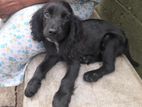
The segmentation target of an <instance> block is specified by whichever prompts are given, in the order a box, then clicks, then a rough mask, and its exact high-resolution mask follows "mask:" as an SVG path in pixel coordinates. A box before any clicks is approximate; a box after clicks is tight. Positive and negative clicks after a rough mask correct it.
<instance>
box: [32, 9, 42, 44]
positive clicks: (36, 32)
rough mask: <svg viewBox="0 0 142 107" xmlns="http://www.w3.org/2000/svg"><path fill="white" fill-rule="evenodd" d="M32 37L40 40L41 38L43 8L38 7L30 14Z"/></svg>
mask: <svg viewBox="0 0 142 107" xmlns="http://www.w3.org/2000/svg"><path fill="white" fill-rule="evenodd" d="M30 24H31V30H32V35H33V39H34V40H36V41H41V40H42V39H43V8H41V9H39V10H38V11H37V12H35V14H34V15H33V16H32V20H31V22H30Z"/></svg>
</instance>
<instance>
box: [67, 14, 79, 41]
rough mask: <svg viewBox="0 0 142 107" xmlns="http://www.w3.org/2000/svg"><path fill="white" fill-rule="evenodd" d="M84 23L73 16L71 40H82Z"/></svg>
mask: <svg viewBox="0 0 142 107" xmlns="http://www.w3.org/2000/svg"><path fill="white" fill-rule="evenodd" d="M81 29H82V23H81V20H80V19H79V18H78V17H77V16H75V15H73V16H72V17H71V28H70V33H69V37H70V39H71V40H78V39H80V35H82V30H81Z"/></svg>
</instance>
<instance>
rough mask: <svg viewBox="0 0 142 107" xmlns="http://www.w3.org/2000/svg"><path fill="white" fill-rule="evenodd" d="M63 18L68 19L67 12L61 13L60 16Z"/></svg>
mask: <svg viewBox="0 0 142 107" xmlns="http://www.w3.org/2000/svg"><path fill="white" fill-rule="evenodd" d="M61 17H62V18H63V19H69V16H68V15H67V14H62V16H61Z"/></svg>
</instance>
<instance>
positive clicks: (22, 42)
mask: <svg viewBox="0 0 142 107" xmlns="http://www.w3.org/2000/svg"><path fill="white" fill-rule="evenodd" d="M41 6H42V4H40V5H34V6H30V7H27V8H25V9H22V10H20V11H18V12H17V13H15V14H14V15H12V16H11V17H10V18H9V19H8V21H7V22H6V23H5V24H4V25H3V26H2V27H1V28H0V87H8V86H16V85H19V84H20V83H22V82H23V78H24V72H25V68H26V65H27V64H28V62H29V61H30V59H31V58H32V57H33V56H35V55H36V54H39V53H41V52H43V51H45V49H44V47H43V44H42V42H41V43H39V42H36V41H33V40H32V36H31V30H30V25H29V21H30V20H31V17H32V15H33V13H34V12H35V11H36V10H37V9H39V8H40V7H41ZM71 6H72V8H73V10H74V12H75V14H76V15H78V16H79V17H80V18H82V19H86V18H89V17H90V15H91V14H92V12H93V9H94V3H93V2H84V3H73V4H72V3H71Z"/></svg>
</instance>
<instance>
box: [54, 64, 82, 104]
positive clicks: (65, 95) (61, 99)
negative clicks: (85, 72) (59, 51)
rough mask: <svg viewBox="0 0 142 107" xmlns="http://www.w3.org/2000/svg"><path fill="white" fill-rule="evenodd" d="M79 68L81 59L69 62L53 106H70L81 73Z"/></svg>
mask: <svg viewBox="0 0 142 107" xmlns="http://www.w3.org/2000/svg"><path fill="white" fill-rule="evenodd" d="M79 68H80V62H79V61H72V62H71V63H70V64H69V67H68V71H67V73H66V75H65V76H64V78H63V79H62V81H61V85H60V88H59V90H58V91H57V92H56V94H55V96H54V100H53V107H68V104H69V102H70V99H71V95H72V93H73V90H74V83H75V80H76V78H77V76H78V73H79Z"/></svg>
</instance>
